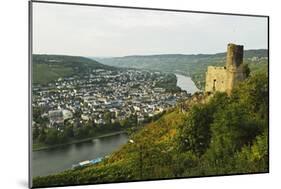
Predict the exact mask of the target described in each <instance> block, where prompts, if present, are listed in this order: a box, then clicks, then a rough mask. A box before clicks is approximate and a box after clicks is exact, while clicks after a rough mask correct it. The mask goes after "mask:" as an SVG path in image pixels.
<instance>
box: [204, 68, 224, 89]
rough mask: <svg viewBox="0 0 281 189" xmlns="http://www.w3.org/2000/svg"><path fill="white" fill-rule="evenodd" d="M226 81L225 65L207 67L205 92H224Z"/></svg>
mask: <svg viewBox="0 0 281 189" xmlns="http://www.w3.org/2000/svg"><path fill="white" fill-rule="evenodd" d="M227 83H228V81H227V70H226V68H225V67H214V66H209V67H208V70H207V73H206V86H205V91H206V92H215V91H220V92H225V90H226V85H227Z"/></svg>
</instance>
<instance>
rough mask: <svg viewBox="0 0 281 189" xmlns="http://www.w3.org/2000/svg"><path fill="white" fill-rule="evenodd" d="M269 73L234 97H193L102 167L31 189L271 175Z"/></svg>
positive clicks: (37, 181) (41, 180)
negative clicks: (214, 176) (197, 177)
mask: <svg viewBox="0 0 281 189" xmlns="http://www.w3.org/2000/svg"><path fill="white" fill-rule="evenodd" d="M268 98H269V97H268V75H267V74H266V73H257V74H253V75H250V77H249V78H248V79H247V80H245V81H244V82H241V83H240V84H239V85H238V86H236V88H235V89H234V91H233V93H232V95H231V96H228V95H226V94H225V93H217V94H215V95H214V96H213V97H210V96H209V97H206V96H203V94H195V95H194V96H193V97H192V99H190V100H189V101H186V102H182V103H181V104H179V105H178V107H176V108H174V109H171V110H169V111H167V112H166V113H165V114H164V115H163V116H162V117H161V118H160V119H159V120H157V121H155V122H152V123H150V124H148V125H145V126H144V127H143V128H141V129H140V130H139V131H138V132H136V133H135V134H133V135H132V136H130V139H131V140H132V141H133V142H131V143H130V142H128V143H127V144H125V145H124V146H123V147H122V148H121V149H120V150H118V151H116V152H115V153H113V154H112V155H110V157H108V158H106V159H104V160H103V161H102V162H101V163H98V164H96V165H91V166H88V167H84V168H81V169H77V170H68V171H65V172H62V173H59V174H55V175H50V176H46V177H36V178H33V184H34V185H33V187H42V186H62V185H76V184H89V183H105V182H120V181H123V182H124V181H135V180H149V179H163V178H181V177H194V176H209V175H227V174H238V173H240V174H241V173H258V172H268V168H269V167H268V163H269V159H268V123H269V121H268Z"/></svg>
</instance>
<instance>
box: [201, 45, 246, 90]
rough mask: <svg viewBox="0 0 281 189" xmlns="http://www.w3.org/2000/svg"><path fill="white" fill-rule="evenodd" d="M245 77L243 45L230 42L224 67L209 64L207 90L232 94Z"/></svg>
mask: <svg viewBox="0 0 281 189" xmlns="http://www.w3.org/2000/svg"><path fill="white" fill-rule="evenodd" d="M245 78H246V72H245V69H244V65H243V46H242V45H235V44H232V43H230V44H228V45H227V55H226V65H225V66H224V67H215V66H208V70H207V72H206V85H205V92H210V93H214V92H216V91H219V92H226V93H227V94H230V93H231V91H232V89H233V87H234V86H235V85H236V84H237V83H238V82H239V81H242V80H244V79H245Z"/></svg>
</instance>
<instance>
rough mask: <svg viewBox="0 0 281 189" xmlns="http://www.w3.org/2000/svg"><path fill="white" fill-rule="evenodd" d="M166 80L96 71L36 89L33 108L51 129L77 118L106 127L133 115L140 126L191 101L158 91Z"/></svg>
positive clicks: (182, 95) (152, 75)
mask: <svg viewBox="0 0 281 189" xmlns="http://www.w3.org/2000/svg"><path fill="white" fill-rule="evenodd" d="M167 76H168V75H167V74H165V73H160V72H149V71H139V70H134V69H129V70H125V69H124V70H105V69H96V70H92V72H91V73H90V74H87V75H77V76H72V77H66V78H59V79H58V80H57V81H55V82H52V83H49V84H48V86H40V85H36V86H33V103H32V106H33V107H37V108H40V109H41V110H42V115H41V116H42V117H47V118H48V119H49V127H53V126H54V125H56V124H62V123H63V122H64V121H65V120H69V121H74V119H77V116H78V117H79V119H80V122H81V123H82V122H87V121H89V120H91V121H93V122H94V123H95V124H97V125H104V124H106V123H108V122H110V123H115V122H117V121H119V122H120V121H122V120H125V119H127V118H129V117H130V116H132V115H134V116H135V117H136V119H137V122H138V123H139V122H143V121H145V120H146V119H147V118H149V117H153V116H155V115H157V114H159V113H161V112H163V111H164V110H165V109H167V108H170V107H173V106H175V105H176V102H177V101H178V100H181V99H185V98H188V96H189V95H188V94H187V93H186V92H183V91H180V92H176V93H171V92H168V91H166V89H165V88H160V87H157V84H158V83H159V82H163V81H165V78H166V77H167Z"/></svg>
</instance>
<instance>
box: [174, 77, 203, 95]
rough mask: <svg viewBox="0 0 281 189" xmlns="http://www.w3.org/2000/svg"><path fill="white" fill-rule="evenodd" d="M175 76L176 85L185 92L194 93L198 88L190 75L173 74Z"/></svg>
mask: <svg viewBox="0 0 281 189" xmlns="http://www.w3.org/2000/svg"><path fill="white" fill-rule="evenodd" d="M175 75H176V76H177V86H178V87H180V88H181V89H182V90H185V91H186V92H187V93H191V94H193V93H195V92H196V91H199V89H198V88H197V87H196V85H195V84H194V82H193V81H192V80H191V78H190V77H187V76H184V75H180V74H175Z"/></svg>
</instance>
